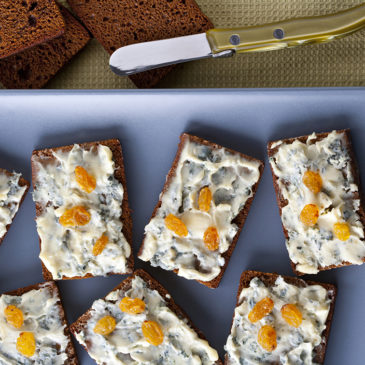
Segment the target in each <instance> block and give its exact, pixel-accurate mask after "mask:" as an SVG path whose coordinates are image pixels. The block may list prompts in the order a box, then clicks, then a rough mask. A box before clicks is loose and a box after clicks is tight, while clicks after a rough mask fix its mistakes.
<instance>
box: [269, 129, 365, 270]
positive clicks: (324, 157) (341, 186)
mask: <svg viewBox="0 0 365 365" xmlns="http://www.w3.org/2000/svg"><path fill="white" fill-rule="evenodd" d="M315 138H316V134H315V133H313V134H312V135H311V136H310V137H309V138H308V139H307V141H306V142H305V143H303V142H300V141H299V140H295V141H294V142H293V143H290V144H288V143H285V142H282V141H279V142H278V143H277V146H278V151H277V152H276V153H275V155H274V156H273V157H272V158H270V163H271V166H272V168H273V171H274V173H275V175H276V176H277V177H278V185H279V190H280V193H281V195H282V196H283V198H284V199H286V200H287V201H288V204H287V205H286V206H285V207H284V208H282V215H281V218H282V222H283V225H284V227H285V228H286V230H287V231H288V235H289V240H288V241H287V242H286V245H287V248H288V251H289V256H290V259H291V260H292V261H293V262H294V263H295V264H296V265H297V266H296V269H297V270H298V271H300V272H302V273H308V274H315V273H317V272H318V269H319V268H320V267H326V266H330V265H339V264H341V263H342V262H343V261H347V262H350V263H352V264H362V263H363V261H362V260H363V258H364V257H365V243H364V241H363V239H364V227H363V225H362V223H361V221H360V217H359V215H358V213H357V211H358V209H359V205H360V201H359V199H355V198H354V194H355V193H358V186H357V185H356V184H355V182H354V176H353V174H352V171H351V163H352V160H351V157H350V154H349V151H348V149H347V146H346V141H345V135H344V133H338V132H337V131H333V132H331V133H330V134H329V135H328V136H327V137H326V138H324V139H322V140H320V141H317V142H313V140H314V139H315ZM307 170H312V171H318V172H319V174H320V175H321V178H322V181H323V187H322V190H321V191H320V192H319V193H318V194H314V193H313V192H311V191H310V190H309V189H307V188H306V186H305V185H304V184H303V182H302V178H303V174H304V173H305V172H306V171H307ZM307 204H315V205H317V206H318V208H319V218H318V221H317V224H315V225H314V226H312V227H308V226H305V225H304V224H303V223H302V222H301V221H300V219H299V217H300V213H301V210H302V209H303V207H304V206H305V205H307ZM337 222H346V223H347V224H348V226H349V228H350V233H351V235H350V238H349V239H348V240H346V241H340V240H339V239H338V238H336V236H335V235H334V233H333V226H334V224H335V223H337Z"/></svg>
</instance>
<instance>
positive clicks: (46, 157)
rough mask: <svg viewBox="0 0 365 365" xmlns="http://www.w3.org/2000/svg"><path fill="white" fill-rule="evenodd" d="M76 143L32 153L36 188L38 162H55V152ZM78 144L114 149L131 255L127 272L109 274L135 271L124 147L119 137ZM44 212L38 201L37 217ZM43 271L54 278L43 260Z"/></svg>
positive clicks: (122, 219) (123, 218)
mask: <svg viewBox="0 0 365 365" xmlns="http://www.w3.org/2000/svg"><path fill="white" fill-rule="evenodd" d="M74 145H75V144H72V145H68V146H61V147H56V148H47V149H41V150H34V151H33V153H32V158H31V164H32V182H33V189H34V190H36V185H37V174H38V169H37V166H36V162H37V161H38V162H39V160H42V162H43V163H44V162H53V161H54V156H53V152H57V151H61V152H69V151H71V149H72V148H73V146H74ZM78 145H79V146H80V147H81V148H83V149H85V150H90V149H91V148H92V147H96V146H98V145H103V146H107V147H109V148H110V150H111V151H112V159H113V161H114V166H115V169H114V177H115V178H116V179H117V180H118V181H119V182H120V183H121V184H122V186H123V190H124V193H123V201H122V216H121V217H120V221H121V222H122V223H123V229H122V232H123V235H124V237H125V238H126V240H127V242H128V244H129V245H130V247H131V255H130V256H129V258H128V259H127V269H128V270H127V272H125V273H109V274H108V276H109V275H117V274H120V275H122V274H130V273H132V272H133V268H134V257H133V247H132V216H131V211H130V208H129V201H128V192H127V180H126V177H125V171H124V159H123V153H122V147H121V145H120V142H119V140H118V139H108V140H103V141H96V142H85V143H78ZM42 213H43V208H42V206H41V205H40V204H38V203H36V217H39V216H40V215H42ZM41 247H42V242H41V239H40V237H39V248H40V249H41ZM41 263H42V273H43V277H44V279H45V280H53V276H52V273H51V272H50V271H49V270H48V269H47V268H46V266H45V265H44V263H43V262H42V260H41ZM91 277H94V275H92V274H90V273H88V274H86V275H84V276H73V277H67V276H63V277H62V279H61V280H74V279H87V278H91Z"/></svg>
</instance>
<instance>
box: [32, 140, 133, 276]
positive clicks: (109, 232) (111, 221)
mask: <svg viewBox="0 0 365 365" xmlns="http://www.w3.org/2000/svg"><path fill="white" fill-rule="evenodd" d="M52 153H53V156H54V161H52V162H50V161H49V159H48V160H47V161H46V162H44V163H43V161H42V158H41V157H40V158H38V159H37V160H35V161H34V163H35V165H36V168H37V170H38V171H37V181H36V187H35V190H34V193H33V199H34V201H35V202H36V203H38V204H40V205H41V206H42V208H43V212H42V214H41V215H40V216H38V217H37V220H36V221H37V230H38V234H39V237H40V239H41V252H40V256H39V257H40V258H41V260H42V262H43V263H44V265H45V266H46V267H47V269H48V270H49V271H50V272H51V273H52V276H53V278H54V279H61V278H62V277H63V276H67V277H74V276H84V275H86V274H92V275H94V276H97V275H107V274H108V273H125V272H127V271H128V270H127V259H128V257H129V256H130V255H131V248H130V245H129V244H128V242H127V241H126V239H125V237H124V235H123V233H122V228H123V224H122V222H121V221H120V217H121V215H122V208H121V206H122V201H123V192H124V191H123V186H122V184H121V183H120V182H119V181H118V180H117V179H116V178H115V177H114V170H115V166H114V161H113V159H112V151H111V150H110V148H109V147H107V146H103V145H98V146H97V147H96V146H95V147H92V148H91V149H90V150H85V149H83V148H81V147H80V146H79V145H77V144H76V145H74V146H73V148H72V150H70V151H68V152H63V151H61V150H58V151H53V152H52ZM77 166H82V167H83V168H84V169H85V170H86V171H87V172H88V173H89V174H90V175H92V176H93V177H94V178H95V181H96V187H95V189H94V190H93V191H92V192H90V193H87V192H85V191H84V190H82V189H81V188H80V186H79V185H78V183H77V181H76V178H75V168H76V167H77ZM74 206H82V207H84V208H85V209H86V210H87V211H88V213H89V214H90V221H89V222H88V223H87V224H86V225H83V226H76V227H64V226H63V225H61V224H60V223H59V219H60V217H61V216H62V214H63V213H64V212H65V211H66V210H68V209H70V208H72V207H74ZM102 235H106V236H107V237H108V243H107V245H106V246H105V249H104V250H103V251H102V253H101V254H99V255H97V256H94V255H93V252H92V250H93V246H94V244H95V242H96V241H97V240H98V239H99V238H100V237H101V236H102Z"/></svg>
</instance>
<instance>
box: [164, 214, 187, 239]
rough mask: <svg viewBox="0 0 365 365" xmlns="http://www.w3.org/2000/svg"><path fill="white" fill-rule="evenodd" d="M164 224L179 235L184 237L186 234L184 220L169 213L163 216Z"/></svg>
mask: <svg viewBox="0 0 365 365" xmlns="http://www.w3.org/2000/svg"><path fill="white" fill-rule="evenodd" d="M165 225H166V227H167V228H168V229H169V230H171V231H173V232H174V233H175V234H177V235H178V236H180V237H186V236H187V235H188V229H187V228H186V225H185V224H184V222H183V221H182V220H181V219H179V218H178V217H176V216H175V215H173V214H171V213H170V214H169V215H168V216H167V217H166V218H165Z"/></svg>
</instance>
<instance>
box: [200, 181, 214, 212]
mask: <svg viewBox="0 0 365 365" xmlns="http://www.w3.org/2000/svg"><path fill="white" fill-rule="evenodd" d="M211 201H212V192H211V191H210V189H209V188H208V187H207V186H206V187H205V188H203V189H201V190H200V193H199V198H198V206H199V209H200V210H202V211H203V212H209V209H210V202H211Z"/></svg>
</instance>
